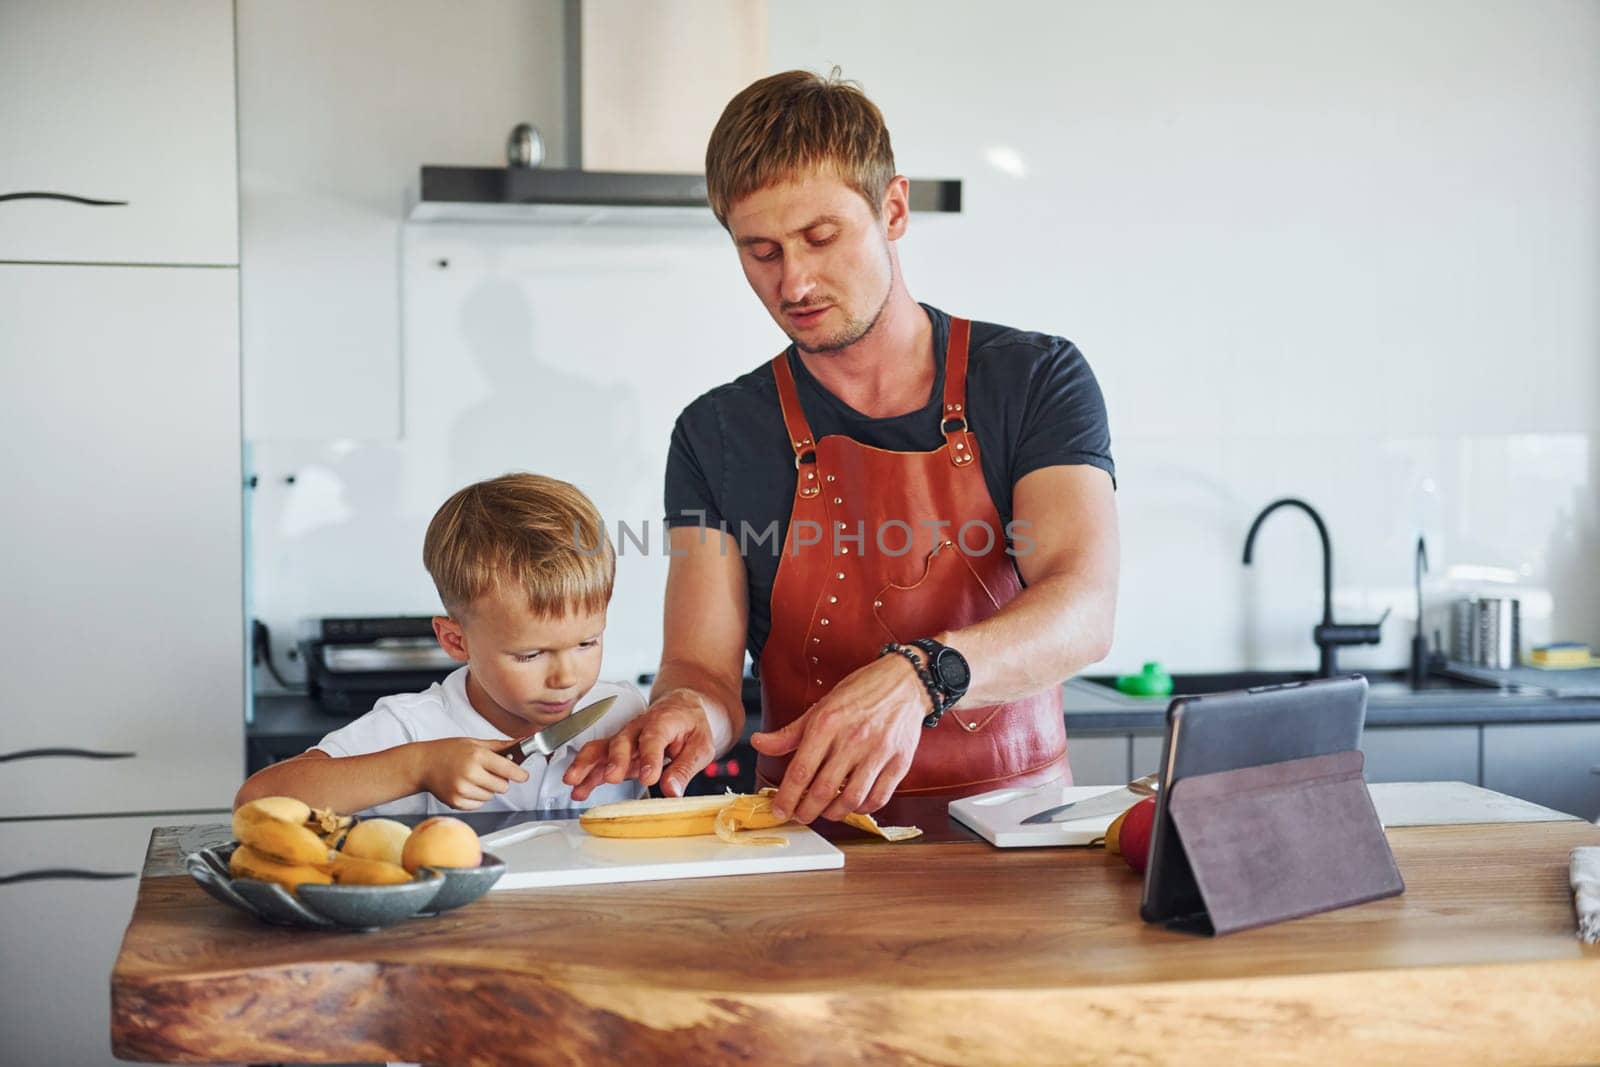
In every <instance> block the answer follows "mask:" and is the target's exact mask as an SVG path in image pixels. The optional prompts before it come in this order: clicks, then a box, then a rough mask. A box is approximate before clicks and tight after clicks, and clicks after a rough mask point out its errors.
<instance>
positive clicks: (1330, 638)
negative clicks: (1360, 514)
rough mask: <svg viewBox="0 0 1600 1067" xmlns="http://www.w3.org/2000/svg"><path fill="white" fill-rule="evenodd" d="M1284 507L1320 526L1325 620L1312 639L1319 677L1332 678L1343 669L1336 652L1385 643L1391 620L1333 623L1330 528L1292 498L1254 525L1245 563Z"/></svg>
mask: <svg viewBox="0 0 1600 1067" xmlns="http://www.w3.org/2000/svg"><path fill="white" fill-rule="evenodd" d="M1283 507H1296V508H1299V509H1300V510H1301V511H1304V512H1305V513H1306V514H1307V515H1310V516H1311V521H1312V522H1314V523H1316V524H1317V536H1318V537H1320V538H1321V539H1322V621H1321V622H1320V623H1318V624H1317V626H1316V627H1315V628H1314V629H1313V630H1312V631H1311V640H1313V641H1315V642H1316V643H1317V649H1318V651H1319V652H1320V653H1321V656H1320V659H1319V662H1318V664H1317V675H1318V676H1319V677H1322V678H1332V677H1333V675H1334V672H1335V671H1337V670H1338V669H1339V667H1338V663H1337V657H1336V654H1335V650H1336V649H1337V648H1338V647H1339V646H1340V645H1375V644H1377V643H1378V642H1379V641H1381V640H1383V620H1384V619H1387V618H1388V617H1389V612H1388V611H1385V612H1384V613H1383V617H1382V618H1380V619H1379V620H1378V621H1377V622H1371V623H1336V622H1334V621H1333V546H1332V545H1330V544H1329V542H1328V527H1327V526H1326V525H1324V524H1323V522H1322V516H1321V515H1318V514H1317V509H1316V508H1314V507H1312V506H1311V505H1310V504H1307V503H1306V502H1305V501H1304V500H1298V499H1296V498H1295V497H1292V496H1286V497H1283V498H1282V499H1280V500H1274V501H1273V502H1272V503H1270V504H1268V505H1267V506H1266V507H1264V508H1262V509H1261V513H1260V514H1259V515H1257V516H1256V518H1255V521H1254V522H1252V523H1251V524H1250V532H1249V533H1248V534H1246V535H1245V539H1244V563H1245V566H1247V567H1248V566H1249V565H1250V556H1251V553H1252V552H1254V550H1255V543H1256V531H1257V530H1259V529H1261V524H1262V523H1263V522H1264V521H1266V518H1267V516H1268V515H1271V514H1272V513H1273V512H1274V511H1277V510H1278V509H1279V508H1283Z"/></svg>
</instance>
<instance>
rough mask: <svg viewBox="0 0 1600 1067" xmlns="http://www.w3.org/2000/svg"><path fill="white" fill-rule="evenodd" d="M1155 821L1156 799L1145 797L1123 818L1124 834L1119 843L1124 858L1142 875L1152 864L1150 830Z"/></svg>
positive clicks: (1120, 836) (1122, 833) (1121, 835)
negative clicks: (1149, 864)
mask: <svg viewBox="0 0 1600 1067" xmlns="http://www.w3.org/2000/svg"><path fill="white" fill-rule="evenodd" d="M1155 821H1156V798H1155V797H1145V798H1144V799H1143V800H1141V801H1139V803H1137V804H1135V805H1134V806H1133V807H1131V808H1129V809H1128V810H1127V811H1126V812H1125V813H1124V814H1123V816H1122V832H1121V834H1120V835H1119V842H1118V843H1119V844H1120V845H1121V848H1122V858H1123V859H1124V860H1125V861H1127V864H1128V866H1129V867H1132V868H1133V869H1134V870H1136V871H1138V872H1139V873H1140V874H1143V873H1144V868H1145V865H1146V864H1147V863H1149V862H1150V828H1151V827H1152V826H1153V825H1154V824H1155Z"/></svg>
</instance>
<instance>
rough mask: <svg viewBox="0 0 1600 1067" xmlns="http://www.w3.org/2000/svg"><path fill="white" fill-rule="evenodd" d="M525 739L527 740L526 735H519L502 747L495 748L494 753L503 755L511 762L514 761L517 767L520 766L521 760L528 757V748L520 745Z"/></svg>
mask: <svg viewBox="0 0 1600 1067" xmlns="http://www.w3.org/2000/svg"><path fill="white" fill-rule="evenodd" d="M528 736H529V737H531V736H533V735H532V734H530V735H528ZM527 740H528V738H527V737H520V738H518V739H517V740H515V741H512V742H511V743H510V744H508V745H506V746H505V747H504V748H497V749H495V753H496V754H497V755H501V756H504V757H505V758H506V759H508V760H510V761H511V762H512V763H515V764H516V765H517V766H518V767H520V766H522V764H523V762H524V761H525V760H526V759H527V758H528V750H527V749H525V748H523V747H522V744H523V742H525V741H527Z"/></svg>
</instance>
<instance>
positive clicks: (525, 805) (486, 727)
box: [315, 667, 646, 815]
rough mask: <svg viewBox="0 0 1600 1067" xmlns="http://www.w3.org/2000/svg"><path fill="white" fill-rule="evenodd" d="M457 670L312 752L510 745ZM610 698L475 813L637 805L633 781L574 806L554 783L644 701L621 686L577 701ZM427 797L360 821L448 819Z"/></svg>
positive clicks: (602, 685) (402, 801)
mask: <svg viewBox="0 0 1600 1067" xmlns="http://www.w3.org/2000/svg"><path fill="white" fill-rule="evenodd" d="M469 669H470V668H468V667H461V668H458V669H457V670H455V671H452V672H451V673H450V675H449V676H448V677H446V678H445V680H444V681H442V682H435V683H434V684H433V685H432V686H430V687H428V689H427V690H425V691H423V692H421V693H402V694H399V695H398V696H390V697H384V698H383V699H382V700H380V701H378V702H377V703H376V704H375V705H373V708H372V710H371V711H369V712H367V713H366V714H365V715H363V716H361V717H360V718H359V719H356V720H355V721H353V722H351V723H348V724H347V725H345V726H341V727H339V729H337V730H334V731H333V732H331V733H329V734H328V735H327V736H326V737H324V738H323V739H322V740H321V741H319V742H317V744H316V745H315V747H316V748H318V749H320V750H321V751H323V752H326V753H327V754H328V755H330V756H336V757H337V756H365V755H367V754H369V753H372V752H381V751H382V750H383V749H386V748H393V747H394V746H396V745H404V744H410V743H411V742H414V741H439V740H443V739H444V738H447V737H482V738H491V739H503V740H507V741H509V740H511V738H510V737H509V736H508V735H507V734H505V733H503V732H501V731H500V730H498V729H496V728H495V727H494V726H493V725H491V724H490V723H489V721H488V720H487V719H485V718H484V717H483V716H482V715H479V714H478V712H477V709H476V708H474V707H473V706H472V701H471V700H470V699H468V697H467V671H468V670H469ZM609 696H614V697H616V698H617V702H616V703H615V704H613V705H612V706H611V710H610V711H607V712H606V713H605V714H604V715H603V716H601V717H600V721H599V722H596V723H595V724H594V725H593V726H591V727H589V728H588V729H587V730H585V731H583V733H581V734H579V735H578V736H577V737H575V738H573V739H572V740H571V741H569V742H567V743H566V744H565V745H562V746H561V747H560V748H558V749H557V750H556V751H555V752H554V753H552V754H551V755H550V756H549V757H548V758H547V757H544V756H540V755H538V754H534V755H532V756H529V757H528V758H527V760H526V761H525V762H524V763H523V764H522V768H523V770H525V771H527V772H528V780H527V781H526V782H512V783H511V788H510V789H508V790H507V791H506V792H504V793H501V794H498V795H496V796H494V797H491V798H490V799H489V800H487V801H485V802H484V803H483V806H482V807H479V808H477V809H474V810H477V811H559V810H564V809H577V808H586V807H590V806H592V805H595V804H608V803H610V802H612V801H616V800H636V799H638V798H639V797H642V796H644V787H643V786H641V785H640V784H639V783H638V781H636V780H635V781H626V782H621V783H619V784H617V785H611V784H610V783H606V784H603V785H601V786H599V787H598V788H597V789H595V791H594V792H592V793H590V794H589V799H588V800H585V801H583V802H582V803H581V804H580V803H578V802H576V801H574V800H573V799H572V788H571V787H570V786H568V785H567V784H566V783H565V782H563V781H562V780H561V776H562V775H563V774H565V773H566V771H567V768H568V767H570V766H572V760H573V758H574V757H575V756H576V755H577V753H578V750H579V749H580V748H582V747H583V746H584V745H585V744H587V743H588V742H590V741H593V740H595V739H596V738H602V737H610V736H611V735H612V734H615V733H616V732H617V731H618V730H620V729H622V727H623V725H624V724H625V723H627V722H628V721H629V720H630V719H635V718H637V717H638V716H640V715H643V714H644V711H645V707H646V704H645V699H644V696H643V695H642V694H641V693H640V692H639V690H638V689H637V688H636V687H634V686H632V685H629V684H628V683H626V682H624V683H620V684H619V683H616V682H596V683H595V685H594V688H593V689H591V690H589V692H587V693H586V694H584V695H583V696H581V697H579V698H578V706H579V707H584V706H587V705H589V704H592V703H594V702H595V701H596V700H603V699H604V698H606V697H609ZM454 810H456V809H454V808H451V807H450V806H449V805H448V804H446V803H444V802H443V801H442V800H440V799H439V798H438V797H436V796H434V795H433V794H431V793H426V792H424V793H413V794H412V795H411V796H407V797H400V798H399V799H397V800H391V801H387V802H386V803H383V804H377V805H374V806H373V807H370V808H368V809H366V811H365V812H364V813H363V814H367V815H441V814H445V813H447V812H451V811H454Z"/></svg>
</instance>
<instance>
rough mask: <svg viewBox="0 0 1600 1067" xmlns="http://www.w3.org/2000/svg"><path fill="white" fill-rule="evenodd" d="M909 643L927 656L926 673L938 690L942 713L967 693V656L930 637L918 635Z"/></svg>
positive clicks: (969, 670) (968, 680) (969, 677)
mask: <svg viewBox="0 0 1600 1067" xmlns="http://www.w3.org/2000/svg"><path fill="white" fill-rule="evenodd" d="M911 643H912V644H913V645H916V646H917V647H918V648H920V649H922V652H923V654H924V655H926V656H927V657H928V674H930V675H931V676H932V677H933V684H934V685H935V686H936V687H937V688H938V690H939V705H940V706H939V712H940V713H941V714H943V713H944V711H945V710H946V709H948V708H949V707H951V705H953V704H955V703H956V702H957V701H958V700H960V699H961V698H962V697H964V696H966V695H967V686H969V685H971V684H972V668H971V667H969V666H968V665H967V657H965V656H963V655H962V654H961V653H959V652H957V651H956V650H955V649H953V648H951V647H950V646H949V645H941V644H940V643H939V642H937V641H935V640H934V639H933V638H931V637H919V638H917V639H916V640H914V641H912V642H911Z"/></svg>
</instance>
